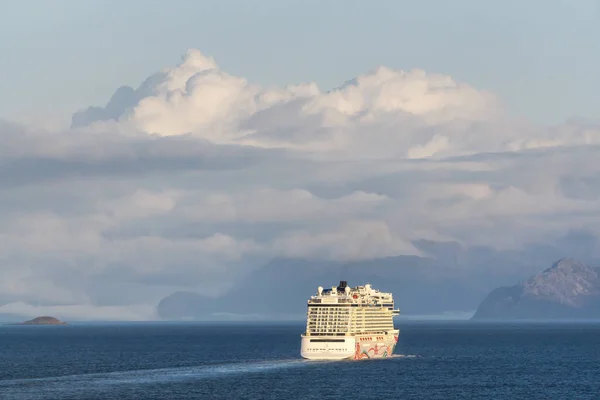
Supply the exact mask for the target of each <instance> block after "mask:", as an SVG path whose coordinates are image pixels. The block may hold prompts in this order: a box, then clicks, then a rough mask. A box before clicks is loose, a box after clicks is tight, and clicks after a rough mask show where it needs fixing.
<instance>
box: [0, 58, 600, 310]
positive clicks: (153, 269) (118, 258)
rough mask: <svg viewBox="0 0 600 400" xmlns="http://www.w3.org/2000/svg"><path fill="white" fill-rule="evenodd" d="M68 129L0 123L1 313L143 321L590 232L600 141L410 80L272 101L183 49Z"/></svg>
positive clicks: (464, 92) (575, 128) (479, 97)
mask: <svg viewBox="0 0 600 400" xmlns="http://www.w3.org/2000/svg"><path fill="white" fill-rule="evenodd" d="M72 122H73V123H72V127H71V129H70V130H68V131H44V130H35V129H30V128H27V129H26V128H23V127H20V126H16V125H13V124H10V123H6V122H4V123H0V137H1V139H2V142H3V146H2V147H0V166H1V168H0V216H1V217H2V221H3V224H2V226H1V227H0V235H1V237H2V240H1V241H0V314H1V313H13V314H14V313H21V314H23V315H25V314H27V315H34V314H36V313H38V311H40V312H41V311H44V313H50V314H52V313H58V314H59V315H58V316H61V313H62V315H65V316H67V317H69V318H79V317H80V318H83V319H89V318H92V315H98V316H99V318H102V319H123V318H126V319H153V318H155V317H156V316H155V315H154V311H153V310H154V308H153V305H154V304H156V302H157V301H158V300H159V299H161V298H162V297H164V296H166V295H168V294H171V293H172V292H174V291H176V290H196V291H202V292H203V293H206V294H207V295H209V296H218V295H219V294H220V293H223V292H224V291H226V290H227V289H228V288H229V287H230V286H231V285H232V283H233V282H235V281H236V280H237V279H241V278H240V277H241V276H243V274H244V273H247V272H249V271H252V270H253V269H256V268H258V267H260V266H261V265H263V264H265V263H267V262H269V260H271V259H273V258H275V257H296V258H305V259H319V260H321V259H324V260H346V261H353V260H364V259H370V258H378V257H387V256H394V255H401V254H403V255H409V254H414V255H423V253H422V251H421V250H419V249H418V248H416V247H415V246H414V245H413V242H414V241H416V240H420V239H427V240H434V241H449V240H452V241H457V242H459V243H462V244H464V245H465V246H477V245H487V246H492V247H494V248H497V249H513V248H520V247H522V246H526V245H528V244H531V243H543V242H545V241H555V240H556V239H557V238H560V237H563V236H564V235H565V234H567V233H568V232H570V231H571V230H585V231H586V232H591V233H592V235H596V233H597V232H596V231H597V229H598V228H597V226H599V225H598V222H599V221H598V219H599V218H598V210H599V208H598V207H599V205H600V203H599V196H600V180H599V179H598V178H597V177H598V176H599V175H598V172H599V171H598V170H599V169H600V167H599V166H598V163H597V162H596V160H598V159H600V127H599V126H598V125H597V124H594V123H591V122H587V121H567V122H565V123H564V124H561V125H559V126H552V127H547V126H539V125H535V124H532V123H529V122H527V121H523V120H521V119H516V118H514V117H511V116H509V115H507V114H506V113H505V111H504V109H503V107H502V104H501V102H500V101H499V99H497V98H496V97H495V96H494V95H493V94H491V93H487V92H485V91H483V90H479V89H477V88H474V87H472V86H470V85H468V84H467V83H463V82H457V81H455V80H454V79H452V78H451V77H449V76H444V75H440V74H432V73H427V72H425V71H421V70H413V71H397V70H393V69H390V68H387V67H379V68H376V69H374V70H373V71H371V72H368V73H365V74H364V75H361V76H358V77H356V78H354V79H352V80H349V81H347V82H345V83H343V84H342V85H341V86H340V87H338V88H335V89H331V90H322V89H321V88H319V87H318V86H317V85H316V84H314V83H311V82H308V83H300V84H291V85H289V86H286V87H283V88H277V87H274V88H273V87H263V86H261V85H258V84H254V83H251V82H248V81H247V80H246V79H244V78H243V77H236V76H232V75H230V74H228V73H227V72H225V71H223V70H221V69H220V68H219V66H218V64H217V63H216V61H215V60H214V59H212V58H211V57H208V56H206V55H204V54H202V53H201V52H200V51H198V50H189V51H188V52H187V53H186V54H185V55H184V57H183V59H182V61H181V62H180V64H179V65H176V66H174V67H169V68H165V69H163V70H162V71H159V72H157V73H156V74H155V75H153V76H151V77H148V78H147V79H146V80H145V81H144V82H143V83H142V84H141V85H140V86H139V87H138V88H135V89H134V88H131V87H126V86H124V87H121V88H119V89H118V90H117V91H116V92H115V94H114V96H113V97H112V98H111V99H110V101H109V102H108V103H107V105H106V106H104V107H90V108H88V109H86V110H82V111H79V112H77V113H75V114H74V116H73V121H72ZM592 255H593V256H598V254H592ZM482 268H485V266H482Z"/></svg>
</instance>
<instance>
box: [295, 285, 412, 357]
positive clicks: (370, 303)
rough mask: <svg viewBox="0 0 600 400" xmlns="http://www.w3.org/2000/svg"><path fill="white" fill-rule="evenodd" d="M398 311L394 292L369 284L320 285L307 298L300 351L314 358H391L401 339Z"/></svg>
mask: <svg viewBox="0 0 600 400" xmlns="http://www.w3.org/2000/svg"><path fill="white" fill-rule="evenodd" d="M398 314H400V311H399V310H397V309H395V308H394V299H393V296H392V294H391V293H384V292H380V291H379V290H376V289H373V288H372V287H371V285H370V284H366V285H364V286H355V287H350V286H348V283H347V282H346V281H340V284H339V286H337V287H335V286H333V287H331V288H330V289H329V288H328V289H324V288H323V287H321V286H319V287H318V288H317V294H316V295H313V296H311V297H310V299H309V300H308V311H307V321H306V331H305V332H304V333H303V334H302V335H301V338H302V344H301V349H300V354H301V356H302V357H303V358H306V359H311V360H343V359H354V360H361V359H365V358H382V357H389V356H390V355H392V353H393V352H394V348H395V347H396V343H397V342H398V334H399V332H400V331H399V330H397V329H394V320H393V318H394V317H395V316H396V315H398Z"/></svg>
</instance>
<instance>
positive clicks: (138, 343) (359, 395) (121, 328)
mask: <svg viewBox="0 0 600 400" xmlns="http://www.w3.org/2000/svg"><path fill="white" fill-rule="evenodd" d="M396 325H397V326H398V327H399V328H400V329H401V333H400V339H399V342H398V346H397V348H396V354H395V356H394V357H392V358H389V359H383V360H366V361H337V362H314V361H312V362H311V361H304V360H302V359H301V358H300V355H299V350H300V336H299V335H300V333H301V332H302V329H303V325H302V324H290V323H288V324H275V325H256V324H255V325H243V324H233V323H230V324H221V325H208V324H201V323H196V324H194V323H139V324H134V323H131V324H80V325H78V324H74V325H67V326H0V399H2V400H10V399H19V400H27V399H279V400H281V399H286V400H289V399H294V400H296V399H319V400H324V399H340V398H345V399H378V400H380V399H552V400H557V399H569V400H573V399H579V400H581V399H598V398H600V324H597V323H596V324H594V323H578V324H570V325H564V324H553V323H541V324H514V323H513V324H510V323H506V324H496V323H493V324H492V323H473V322H400V321H397V323H396Z"/></svg>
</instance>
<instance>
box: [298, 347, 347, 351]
mask: <svg viewBox="0 0 600 400" xmlns="http://www.w3.org/2000/svg"><path fill="white" fill-rule="evenodd" d="M306 351H337V352H342V351H343V352H347V351H348V349H319V348H317V347H309V348H307V349H306Z"/></svg>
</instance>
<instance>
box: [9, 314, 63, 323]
mask: <svg viewBox="0 0 600 400" xmlns="http://www.w3.org/2000/svg"><path fill="white" fill-rule="evenodd" d="M19 325H66V323H65V322H62V321H59V320H57V319H56V318H54V317H45V316H44V317H37V318H34V319H31V320H29V321H25V322H21V323H20V324H19Z"/></svg>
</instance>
